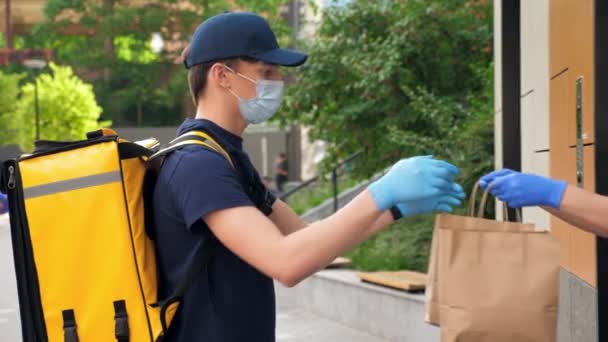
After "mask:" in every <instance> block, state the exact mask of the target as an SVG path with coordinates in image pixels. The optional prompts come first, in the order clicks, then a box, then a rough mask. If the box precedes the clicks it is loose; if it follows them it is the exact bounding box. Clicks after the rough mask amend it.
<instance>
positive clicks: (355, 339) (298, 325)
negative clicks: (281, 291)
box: [277, 296, 388, 342]
mask: <svg viewBox="0 0 608 342" xmlns="http://www.w3.org/2000/svg"><path fill="white" fill-rule="evenodd" d="M309 341H315V342H337V341H348V342H388V341H387V340H383V339H381V338H378V337H374V336H371V335H369V334H366V333H364V332H361V331H357V330H354V329H351V328H349V327H346V326H343V325H341V324H339V323H336V322H334V321H331V320H329V319H326V318H323V317H321V316H319V315H316V314H313V313H311V312H309V311H306V310H304V309H302V308H300V307H298V306H295V305H293V304H292V303H289V300H286V299H285V298H281V297H280V296H279V297H278V298H277V342H309Z"/></svg>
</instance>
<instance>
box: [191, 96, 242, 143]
mask: <svg viewBox="0 0 608 342" xmlns="http://www.w3.org/2000/svg"><path fill="white" fill-rule="evenodd" d="M195 118H196V119H207V120H209V121H212V122H213V123H215V124H216V125H218V126H220V127H221V128H223V129H225V130H227V131H228V132H230V133H232V134H234V135H238V136H239V137H242V136H243V132H244V131H245V128H247V125H246V124H245V122H244V121H243V120H242V119H241V118H240V114H238V113H236V114H235V113H233V114H232V115H230V114H229V113H226V112H223V111H222V110H220V109H219V108H213V106H210V105H209V104H205V108H204V109H203V106H202V105H201V104H199V105H198V108H197V109H196V117H195Z"/></svg>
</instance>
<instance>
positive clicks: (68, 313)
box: [61, 309, 78, 342]
mask: <svg viewBox="0 0 608 342" xmlns="http://www.w3.org/2000/svg"><path fill="white" fill-rule="evenodd" d="M61 314H62V316H63V341H64V342H78V333H77V332H76V317H75V316H74V310H72V309H68V310H63V312H62V313H61Z"/></svg>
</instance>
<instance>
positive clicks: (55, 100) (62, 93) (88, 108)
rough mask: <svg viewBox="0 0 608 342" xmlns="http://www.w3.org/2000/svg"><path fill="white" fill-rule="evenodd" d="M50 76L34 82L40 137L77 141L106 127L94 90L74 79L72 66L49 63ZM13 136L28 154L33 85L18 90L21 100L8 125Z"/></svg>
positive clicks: (33, 126) (31, 138) (31, 135)
mask: <svg viewBox="0 0 608 342" xmlns="http://www.w3.org/2000/svg"><path fill="white" fill-rule="evenodd" d="M49 67H50V69H51V72H52V73H51V74H46V73H45V74H42V75H40V76H39V77H38V78H37V79H36V82H37V85H38V102H39V108H40V117H39V125H40V138H41V139H45V140H78V139H83V138H84V137H85V135H86V133H87V132H89V131H93V130H95V129H98V128H100V127H107V126H109V125H110V124H111V123H110V122H109V121H104V122H99V121H98V119H99V116H100V115H101V107H99V105H98V104H97V101H96V100H95V94H94V93H93V87H92V86H91V85H90V84H86V83H84V82H83V81H82V80H80V79H79V78H78V77H76V76H75V75H74V74H73V72H72V68H71V67H67V66H59V65H56V64H53V63H51V64H50V66H49ZM7 123H8V126H9V129H11V130H13V131H14V132H15V133H16V136H15V138H16V142H17V143H18V144H19V145H20V146H21V148H22V149H23V150H24V151H31V150H32V148H33V142H34V138H35V129H36V123H35V94H34V84H33V83H26V84H25V85H23V86H22V87H21V97H20V99H19V101H18V102H17V106H16V108H15V111H14V115H13V117H12V119H11V120H9V121H8V122H7Z"/></svg>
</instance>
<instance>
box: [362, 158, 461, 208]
mask: <svg viewBox="0 0 608 342" xmlns="http://www.w3.org/2000/svg"><path fill="white" fill-rule="evenodd" d="M458 173H460V170H459V169H458V168H457V167H456V166H454V165H452V164H450V163H447V162H445V161H441V160H436V159H433V157H431V156H420V157H412V158H408V159H402V160H400V161H399V162H397V163H396V164H395V165H393V167H392V168H391V169H390V171H389V172H388V173H387V174H386V175H384V176H382V178H380V179H378V180H377V181H375V182H373V183H372V184H370V185H369V187H368V190H369V191H370V193H371V195H372V198H373V199H374V203H375V204H376V206H377V207H378V209H379V210H380V211H385V210H387V209H389V208H391V207H392V206H394V205H396V204H397V203H402V202H407V201H413V200H422V199H430V198H433V197H436V196H438V195H440V194H441V193H442V192H443V193H447V192H450V191H451V189H452V188H453V184H454V178H455V177H456V176H457V175H458Z"/></svg>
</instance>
